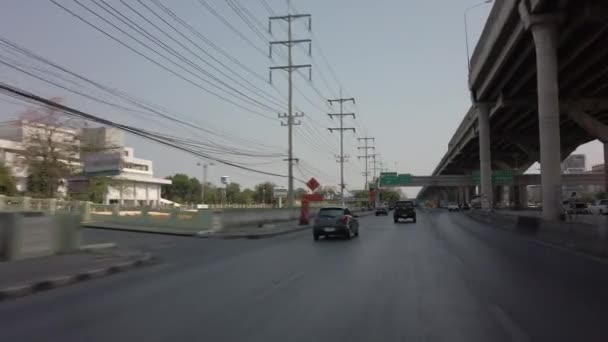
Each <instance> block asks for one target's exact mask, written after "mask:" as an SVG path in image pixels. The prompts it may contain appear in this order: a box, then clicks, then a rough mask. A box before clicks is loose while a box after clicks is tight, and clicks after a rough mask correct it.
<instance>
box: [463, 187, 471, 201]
mask: <svg viewBox="0 0 608 342" xmlns="http://www.w3.org/2000/svg"><path fill="white" fill-rule="evenodd" d="M464 203H467V204H469V203H471V188H470V187H468V186H467V187H465V188H464Z"/></svg>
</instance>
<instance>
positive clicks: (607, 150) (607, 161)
mask: <svg viewBox="0 0 608 342" xmlns="http://www.w3.org/2000/svg"><path fill="white" fill-rule="evenodd" d="M607 166H608V142H605V143H604V191H606V192H608V170H607Z"/></svg>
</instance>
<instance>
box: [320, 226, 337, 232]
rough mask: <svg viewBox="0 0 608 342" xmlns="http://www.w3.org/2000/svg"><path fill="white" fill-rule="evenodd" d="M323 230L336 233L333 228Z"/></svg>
mask: <svg viewBox="0 0 608 342" xmlns="http://www.w3.org/2000/svg"><path fill="white" fill-rule="evenodd" d="M323 230H324V231H326V232H335V231H336V228H333V227H327V228H325V229H323Z"/></svg>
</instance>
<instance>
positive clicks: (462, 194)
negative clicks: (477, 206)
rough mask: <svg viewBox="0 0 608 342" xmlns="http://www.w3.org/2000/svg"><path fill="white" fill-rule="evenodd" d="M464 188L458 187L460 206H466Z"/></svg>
mask: <svg viewBox="0 0 608 342" xmlns="http://www.w3.org/2000/svg"><path fill="white" fill-rule="evenodd" d="M464 189H465V188H464V187H462V186H461V187H458V203H459V204H464V202H465V200H464Z"/></svg>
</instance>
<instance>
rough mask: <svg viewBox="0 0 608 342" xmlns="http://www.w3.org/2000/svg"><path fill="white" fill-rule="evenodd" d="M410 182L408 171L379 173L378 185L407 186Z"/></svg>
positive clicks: (410, 177) (410, 176)
mask: <svg viewBox="0 0 608 342" xmlns="http://www.w3.org/2000/svg"><path fill="white" fill-rule="evenodd" d="M410 183H412V175H410V174H409V173H404V174H397V173H396V172H383V173H381V174H380V186H408V185H409V184H410Z"/></svg>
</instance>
